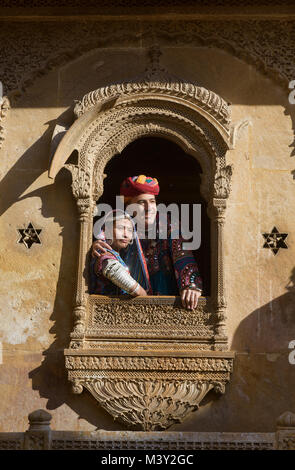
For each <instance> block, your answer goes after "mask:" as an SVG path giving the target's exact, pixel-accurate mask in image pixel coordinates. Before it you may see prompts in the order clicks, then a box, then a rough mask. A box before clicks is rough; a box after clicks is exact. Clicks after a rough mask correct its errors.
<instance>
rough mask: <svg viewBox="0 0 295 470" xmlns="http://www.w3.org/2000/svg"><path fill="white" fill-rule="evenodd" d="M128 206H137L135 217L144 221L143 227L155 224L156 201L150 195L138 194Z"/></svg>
mask: <svg viewBox="0 0 295 470" xmlns="http://www.w3.org/2000/svg"><path fill="white" fill-rule="evenodd" d="M129 204H136V205H137V217H138V218H139V219H141V220H142V221H144V223H145V227H146V228H147V227H148V226H149V225H152V224H153V223H154V222H155V219H156V215H157V201H156V197H155V196H153V195H152V194H140V195H139V196H134V197H133V198H131V200H130V202H129Z"/></svg>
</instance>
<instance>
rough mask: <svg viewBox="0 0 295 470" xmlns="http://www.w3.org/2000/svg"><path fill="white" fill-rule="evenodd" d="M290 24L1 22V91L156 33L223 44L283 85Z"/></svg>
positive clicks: (289, 66)
mask: <svg viewBox="0 0 295 470" xmlns="http://www.w3.org/2000/svg"><path fill="white" fill-rule="evenodd" d="M294 28H295V26H294V22H293V21H292V20H290V21H286V20H268V21H265V20H264V21H263V20H259V19H257V20H243V21H237V20H232V21H224V20H223V19H221V20H220V21H218V20H216V21H211V20H210V21H205V20H203V21H196V20H193V21H177V20H176V21H157V22H155V23H151V22H149V21H144V22H141V23H140V27H138V28H136V27H134V22H130V21H124V22H117V24H116V35H114V34H113V31H112V30H110V28H109V22H107V21H106V22H103V21H97V22H91V23H88V24H85V23H81V22H79V21H77V22H73V21H71V22H66V21H63V22H58V23H56V22H52V23H51V22H44V23H43V27H42V30H40V28H39V26H38V23H37V22H36V23H31V22H30V23H20V24H18V28H17V30H15V28H12V27H11V24H9V23H2V26H1V31H0V39H1V41H2V42H3V43H5V44H6V47H5V50H4V49H2V51H0V64H1V65H0V76H1V79H2V81H3V84H4V89H5V94H7V95H8V93H11V92H12V91H17V92H18V93H20V92H22V91H23V90H24V89H26V88H27V87H28V86H30V85H31V84H32V83H33V81H34V80H35V78H36V77H38V76H40V74H44V73H46V72H48V71H50V70H51V69H52V68H53V67H56V66H59V65H62V64H65V63H67V62H69V61H70V60H72V59H74V58H76V57H78V56H80V55H81V54H83V52H87V51H89V50H91V49H95V48H97V47H105V46H108V47H114V46H116V45H120V46H122V44H124V42H125V40H127V41H128V45H129V46H130V47H132V46H133V47H137V46H138V44H139V41H141V42H142V41H145V40H149V39H150V38H151V37H156V38H157V41H158V42H159V43H160V45H162V46H163V45H167V46H176V45H177V46H180V45H182V44H183V45H186V46H187V45H190V46H197V47H203V46H204V45H205V46H209V47H212V46H213V47H217V48H221V49H225V50H228V51H229V53H230V54H233V55H234V56H236V57H238V58H239V59H242V60H245V61H246V62H247V63H249V64H251V65H254V66H255V67H256V68H257V69H258V70H259V71H261V72H262V73H264V74H267V75H268V76H271V77H273V78H274V79H275V80H276V81H277V82H279V83H281V84H282V85H283V86H284V87H285V85H286V84H287V82H289V81H290V80H292V79H294V76H295V65H294V61H293V60H292V51H293V50H294V40H295V39H294V38H295V34H294ZM28 37H30V41H29V42H27V38H28ZM261 38H263V40H261ZM73 44H75V45H76V47H73ZM286 92H287V88H286Z"/></svg>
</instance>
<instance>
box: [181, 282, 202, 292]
mask: <svg viewBox="0 0 295 470" xmlns="http://www.w3.org/2000/svg"><path fill="white" fill-rule="evenodd" d="M187 288H189V289H190V290H197V291H198V292H201V294H202V289H200V288H199V287H197V286H196V284H193V283H192V284H189V285H188V286H186V287H185V288H184V289H187Z"/></svg>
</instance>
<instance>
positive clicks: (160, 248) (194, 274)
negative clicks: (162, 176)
mask: <svg viewBox="0 0 295 470" xmlns="http://www.w3.org/2000/svg"><path fill="white" fill-rule="evenodd" d="M159 191H160V188H159V183H158V181H157V179H156V178H151V177H149V176H145V175H139V176H130V177H128V178H126V179H125V180H124V181H123V182H122V184H121V187H120V194H121V195H122V196H123V197H124V202H125V205H126V206H128V205H129V204H135V205H136V206H135V207H136V208H137V209H136V210H137V216H138V217H139V218H141V220H142V221H144V223H145V226H146V227H148V226H149V227H150V226H151V225H152V224H153V223H155V222H156V221H157V202H156V196H157V195H158V194H159ZM167 234H168V237H167V239H160V238H159V237H156V239H149V238H147V239H142V240H141V246H142V251H143V254H144V257H145V260H146V264H147V269H148V273H149V277H150V283H151V290H152V292H150V293H151V294H152V295H179V294H180V296H181V301H182V305H183V306H184V307H185V308H187V309H195V308H196V306H197V303H198V298H199V296H200V295H201V292H202V279H201V276H200V273H199V269H198V266H197V263H196V261H195V258H194V256H193V253H192V252H191V251H189V250H183V249H182V243H183V241H184V240H183V239H182V238H178V239H173V238H172V237H171V227H170V226H168V230H167ZM105 248H107V249H109V248H110V247H109V246H108V244H107V243H106V242H104V241H103V240H97V241H96V242H94V244H93V250H92V254H93V256H98V257H99V256H100V255H99V254H98V253H97V251H96V250H98V249H99V251H100V252H104V251H105ZM130 249H131V248H130Z"/></svg>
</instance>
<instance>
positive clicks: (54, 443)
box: [0, 410, 295, 450]
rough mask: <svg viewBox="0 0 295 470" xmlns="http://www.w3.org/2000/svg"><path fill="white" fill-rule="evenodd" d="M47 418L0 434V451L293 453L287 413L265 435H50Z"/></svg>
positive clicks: (294, 427)
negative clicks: (222, 451)
mask: <svg viewBox="0 0 295 470" xmlns="http://www.w3.org/2000/svg"><path fill="white" fill-rule="evenodd" d="M51 418H52V417H51V415H50V414H49V413H48V412H46V411H45V410H36V411H34V412H33V413H30V415H29V423H30V427H29V429H28V430H27V431H26V432H2V433H0V450H23V449H27V450H48V449H49V450H66V449H69V450H119V449H122V450H123V449H125V450H133V449H134V450H213V449H214V450H295V414H294V413H291V412H286V413H284V414H283V415H282V416H280V417H279V419H278V421H277V431H276V432H269V433H254V432H253V433H252V432H247V433H238V432H234V433H231V432H164V433H163V432H162V433H160V432H138V431H125V432H124V433H122V432H121V431H93V432H91V431H88V432H87V431H84V432H81V431H76V432H75V431H53V430H51V428H50V421H51Z"/></svg>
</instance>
